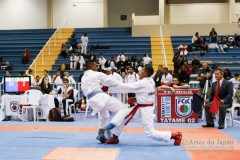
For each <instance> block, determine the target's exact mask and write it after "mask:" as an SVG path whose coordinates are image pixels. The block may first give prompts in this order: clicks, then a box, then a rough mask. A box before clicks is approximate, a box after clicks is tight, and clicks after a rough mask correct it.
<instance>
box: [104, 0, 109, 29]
mask: <svg viewBox="0 0 240 160" xmlns="http://www.w3.org/2000/svg"><path fill="white" fill-rule="evenodd" d="M103 26H104V27H108V0H103Z"/></svg>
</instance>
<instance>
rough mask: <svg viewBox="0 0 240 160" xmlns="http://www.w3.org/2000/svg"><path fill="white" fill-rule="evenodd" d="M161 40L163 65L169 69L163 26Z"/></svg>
mask: <svg viewBox="0 0 240 160" xmlns="http://www.w3.org/2000/svg"><path fill="white" fill-rule="evenodd" d="M160 38H161V44H162V54H163V64H164V65H165V67H167V66H168V64H167V58H166V51H165V46H164V40H163V34H162V25H160Z"/></svg>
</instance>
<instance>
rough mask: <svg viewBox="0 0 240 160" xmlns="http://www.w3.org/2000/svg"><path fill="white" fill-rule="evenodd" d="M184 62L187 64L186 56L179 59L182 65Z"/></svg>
mask: <svg viewBox="0 0 240 160" xmlns="http://www.w3.org/2000/svg"><path fill="white" fill-rule="evenodd" d="M186 64H187V65H188V60H187V56H183V58H182V59H181V61H180V65H181V66H183V65H186Z"/></svg>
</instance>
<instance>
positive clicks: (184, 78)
mask: <svg viewBox="0 0 240 160" xmlns="http://www.w3.org/2000/svg"><path fill="white" fill-rule="evenodd" d="M178 80H179V82H180V84H188V83H189V81H190V75H189V73H188V72H187V70H186V67H185V66H184V65H183V66H182V67H181V71H180V73H179V74H178Z"/></svg>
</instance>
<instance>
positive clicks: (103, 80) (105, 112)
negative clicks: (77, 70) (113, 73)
mask: <svg viewBox="0 0 240 160" xmlns="http://www.w3.org/2000/svg"><path fill="white" fill-rule="evenodd" d="M97 70H98V65H97V62H96V61H94V60H88V61H87V62H86V71H85V72H84V75H83V77H82V81H81V89H82V92H83V94H84V95H85V96H86V97H87V99H88V103H89V106H91V108H92V109H93V114H95V113H99V135H98V137H97V139H98V140H99V141H101V142H102V143H104V142H105V140H106V139H105V136H104V129H105V127H106V125H107V123H108V118H109V111H110V112H112V113H116V114H115V116H114V117H113V120H115V119H117V120H119V121H123V120H124V118H125V115H127V114H128V113H129V112H130V109H128V107H127V105H126V104H123V103H122V102H120V101H119V100H117V99H116V98H114V97H111V96H109V95H108V94H106V93H104V92H103V91H102V89H101V88H102V86H103V85H117V84H118V81H117V80H116V79H113V78H112V77H110V76H108V75H106V74H104V73H102V72H97ZM110 122H111V121H110Z"/></svg>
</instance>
